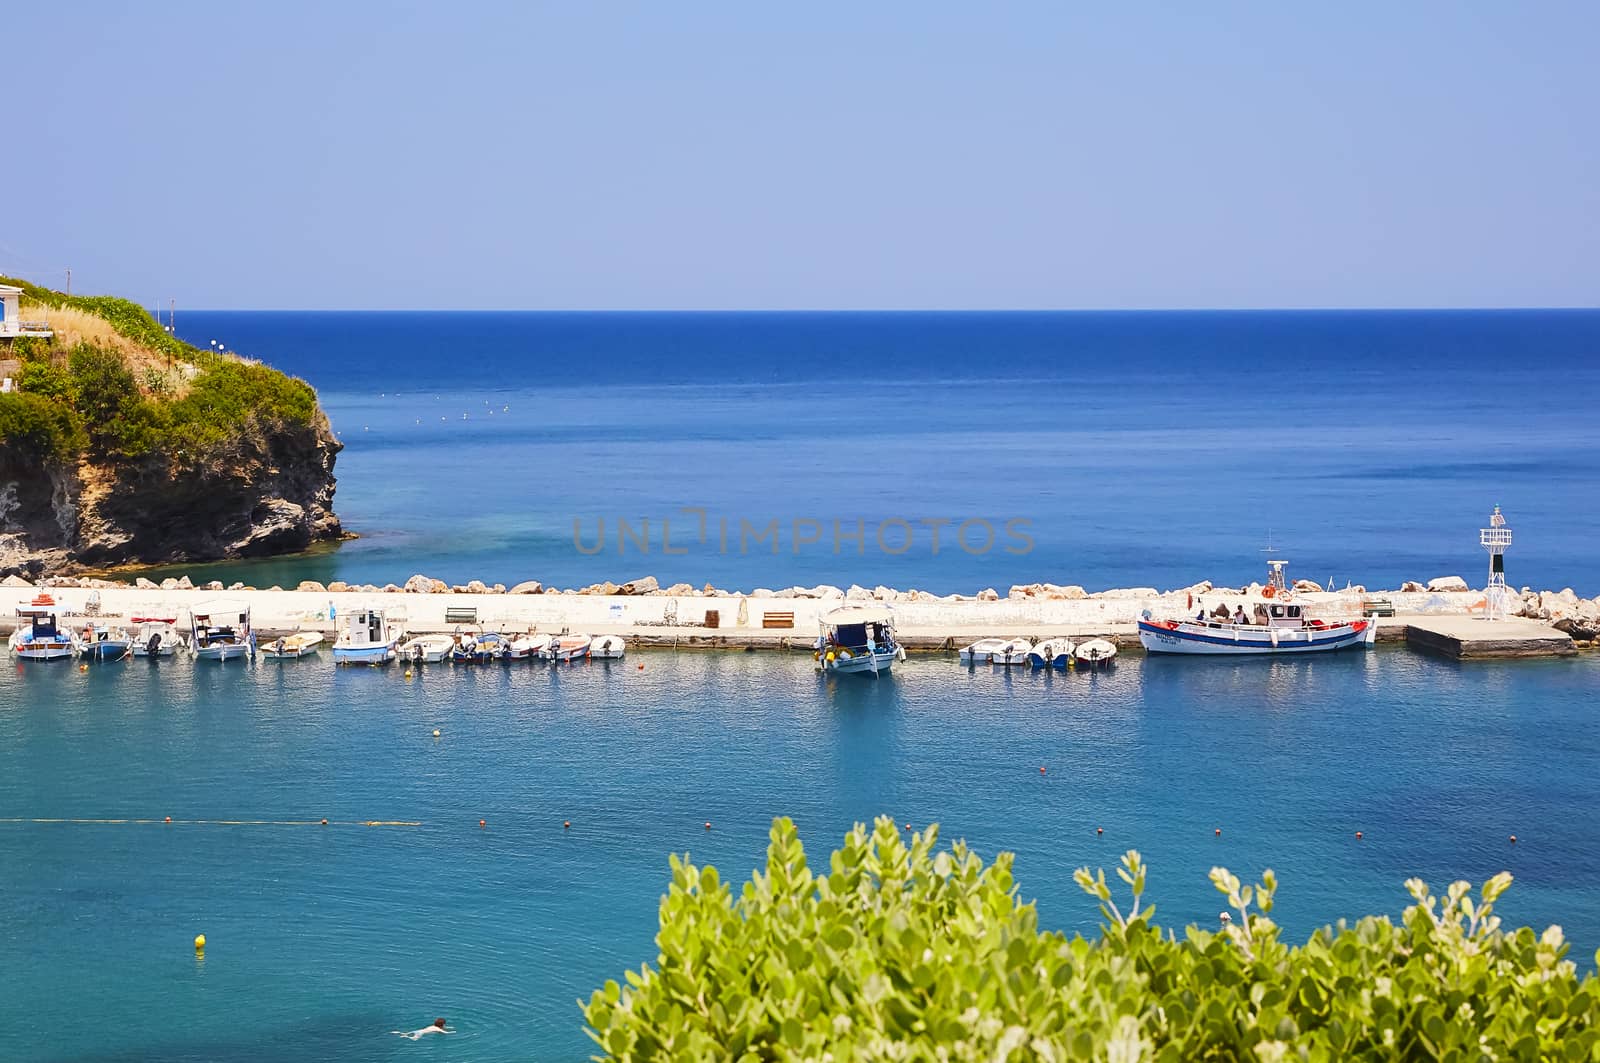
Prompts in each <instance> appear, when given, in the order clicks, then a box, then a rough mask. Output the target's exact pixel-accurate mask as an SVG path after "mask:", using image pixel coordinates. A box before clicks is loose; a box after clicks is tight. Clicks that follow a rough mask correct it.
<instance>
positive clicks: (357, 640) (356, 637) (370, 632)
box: [344, 609, 390, 646]
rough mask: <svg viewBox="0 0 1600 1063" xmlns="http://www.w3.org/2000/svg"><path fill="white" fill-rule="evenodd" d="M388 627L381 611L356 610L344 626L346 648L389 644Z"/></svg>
mask: <svg viewBox="0 0 1600 1063" xmlns="http://www.w3.org/2000/svg"><path fill="white" fill-rule="evenodd" d="M387 629H388V625H387V624H386V623H384V617H383V610H382V609H357V610H356V611H355V612H353V613H351V614H350V617H349V620H348V622H347V623H346V624H345V629H344V631H345V633H344V643H345V645H346V646H382V645H384V644H385V643H387V642H389V640H390V635H389V632H388V630H387Z"/></svg>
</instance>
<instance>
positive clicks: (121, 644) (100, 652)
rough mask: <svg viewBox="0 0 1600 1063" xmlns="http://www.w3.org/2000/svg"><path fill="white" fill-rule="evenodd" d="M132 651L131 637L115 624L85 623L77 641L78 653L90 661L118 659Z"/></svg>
mask: <svg viewBox="0 0 1600 1063" xmlns="http://www.w3.org/2000/svg"><path fill="white" fill-rule="evenodd" d="M132 651H133V639H132V637H131V636H130V635H129V634H128V632H127V631H126V630H124V629H123V628H120V627H116V626H104V625H96V624H94V623H92V622H91V623H89V624H86V625H84V628H83V637H82V638H81V639H80V640H79V642H78V655H79V656H80V657H83V658H85V659H86V660H90V661H120V660H122V659H123V658H124V657H128V656H130V655H131V654H132Z"/></svg>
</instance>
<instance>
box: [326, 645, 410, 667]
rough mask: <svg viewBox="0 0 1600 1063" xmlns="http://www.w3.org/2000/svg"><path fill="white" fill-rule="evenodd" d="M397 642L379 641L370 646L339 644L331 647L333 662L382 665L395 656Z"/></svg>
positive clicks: (396, 653)
mask: <svg viewBox="0 0 1600 1063" xmlns="http://www.w3.org/2000/svg"><path fill="white" fill-rule="evenodd" d="M398 645H399V644H398V642H380V643H378V644H376V645H372V646H339V645H335V646H334V647H333V663H334V664H365V665H372V666H377V665H384V664H388V663H389V662H391V661H393V660H394V659H395V658H396V657H397V656H399V654H398V652H397V646H398Z"/></svg>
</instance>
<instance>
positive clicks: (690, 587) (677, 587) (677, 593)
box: [667, 583, 695, 598]
mask: <svg viewBox="0 0 1600 1063" xmlns="http://www.w3.org/2000/svg"><path fill="white" fill-rule="evenodd" d="M694 592H695V591H694V584H692V583H674V584H673V585H672V586H670V587H668V588H667V593H668V594H670V595H672V596H673V597H674V598H689V597H692V596H693V595H694Z"/></svg>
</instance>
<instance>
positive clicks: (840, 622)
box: [812, 606, 906, 675]
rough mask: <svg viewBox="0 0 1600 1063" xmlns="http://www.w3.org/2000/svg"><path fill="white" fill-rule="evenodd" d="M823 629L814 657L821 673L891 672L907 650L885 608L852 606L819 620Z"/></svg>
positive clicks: (904, 656)
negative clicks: (898, 640) (901, 643)
mask: <svg viewBox="0 0 1600 1063" xmlns="http://www.w3.org/2000/svg"><path fill="white" fill-rule="evenodd" d="M818 626H819V627H820V628H821V632H820V633H819V634H818V635H817V641H816V643H815V644H814V649H815V651H816V652H815V653H813V654H812V657H813V659H815V660H816V662H817V670H818V671H820V672H857V673H860V672H870V673H871V674H872V675H878V674H880V673H882V672H887V671H888V670H889V669H890V668H892V667H893V666H894V662H895V661H903V660H905V659H906V651H905V650H904V649H902V648H901V647H900V644H899V643H898V642H896V641H895V637H894V623H893V621H892V619H891V618H890V616H889V613H888V612H887V611H886V610H883V609H872V608H868V607H862V606H850V607H846V608H843V609H835V610H834V611H833V612H831V613H828V614H827V615H825V616H823V617H821V618H820V619H819V620H818Z"/></svg>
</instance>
